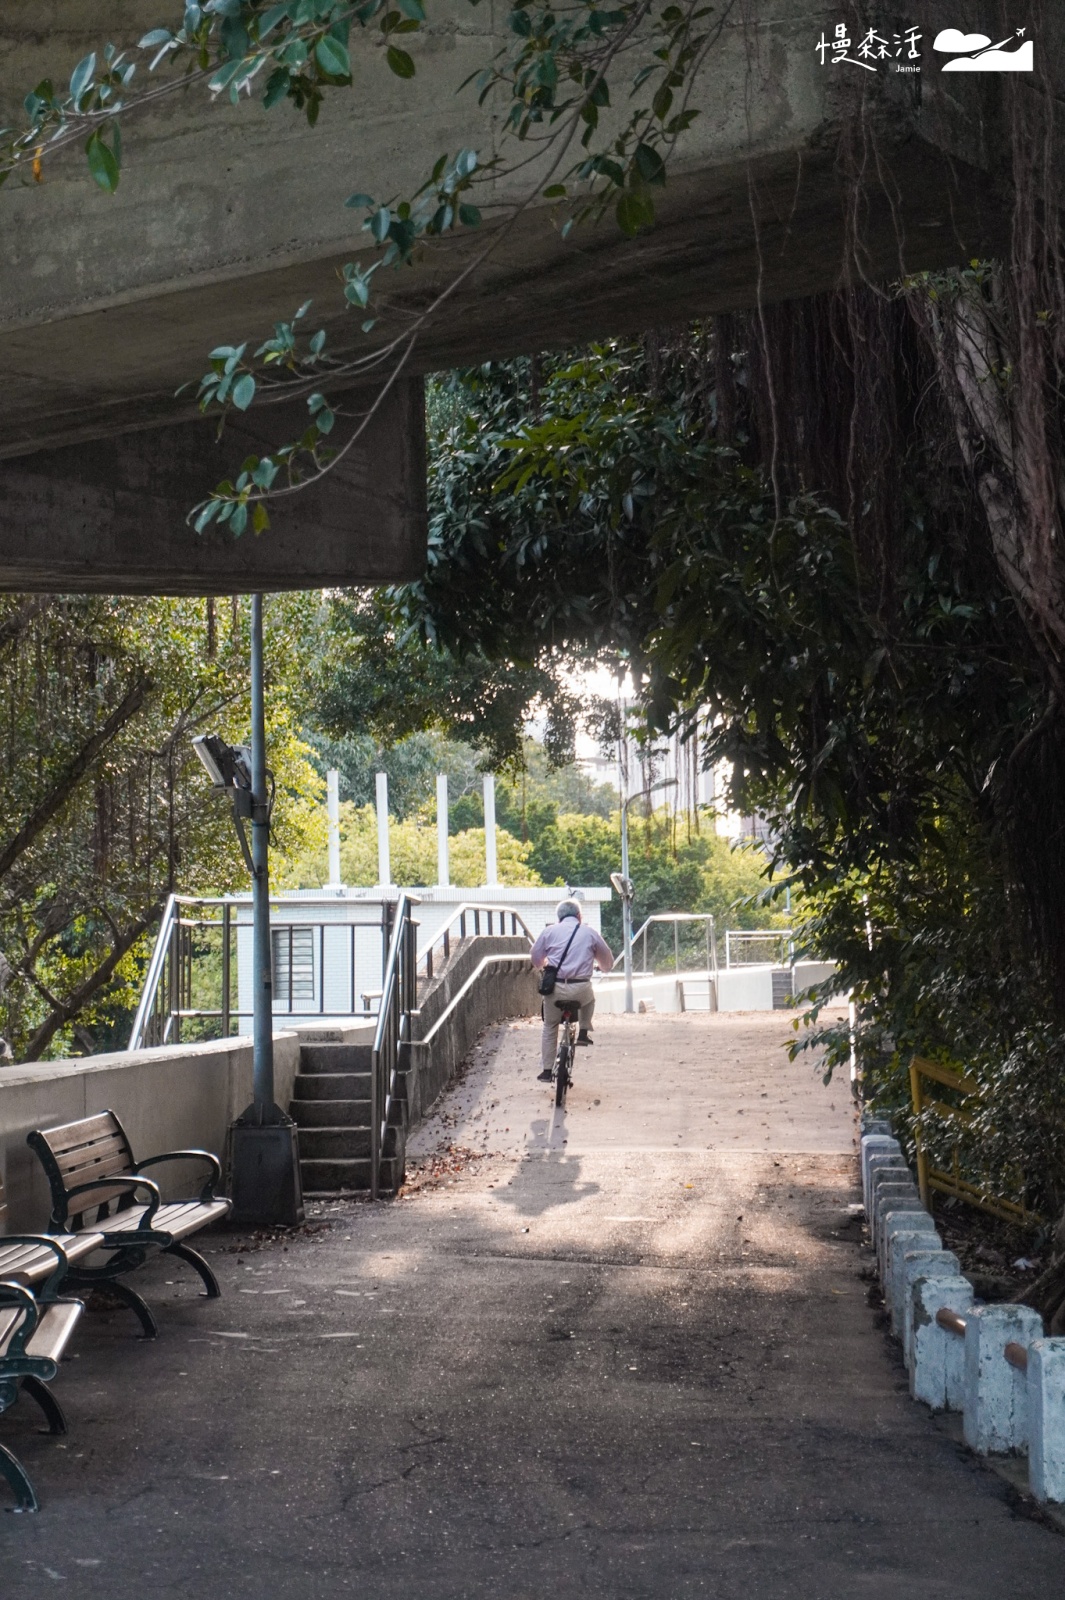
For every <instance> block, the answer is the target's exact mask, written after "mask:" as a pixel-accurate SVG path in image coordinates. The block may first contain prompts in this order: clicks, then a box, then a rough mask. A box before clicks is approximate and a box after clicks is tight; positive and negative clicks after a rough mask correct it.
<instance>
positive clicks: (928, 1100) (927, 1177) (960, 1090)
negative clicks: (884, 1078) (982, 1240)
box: [910, 1056, 1043, 1225]
mask: <svg viewBox="0 0 1065 1600" xmlns="http://www.w3.org/2000/svg"><path fill="white" fill-rule="evenodd" d="M925 1080H928V1081H929V1082H931V1083H935V1084H939V1085H941V1086H942V1087H943V1088H945V1089H951V1090H953V1091H954V1093H955V1094H957V1095H959V1096H960V1097H961V1098H962V1099H963V1100H972V1101H974V1102H975V1103H976V1106H977V1107H979V1104H980V1101H981V1095H980V1086H979V1084H978V1083H977V1082H976V1080H975V1078H970V1077H969V1076H968V1075H967V1074H966V1073H964V1072H962V1071H960V1070H959V1069H958V1068H956V1067H949V1066H945V1065H944V1064H943V1063H942V1062H940V1061H929V1060H928V1059H927V1057H925V1056H914V1058H913V1060H912V1061H911V1062H910V1094H911V1096H912V1098H913V1114H914V1128H913V1137H914V1146H915V1149H916V1154H917V1185H918V1188H919V1189H920V1191H921V1203H922V1205H924V1206H927V1205H928V1202H929V1197H930V1194H931V1192H932V1190H933V1189H934V1190H936V1191H937V1193H939V1194H949V1195H953V1196H954V1197H955V1198H956V1199H958V1200H964V1201H966V1203H967V1204H968V1205H971V1206H978V1207H979V1209H980V1210H981V1211H987V1212H989V1213H990V1215H991V1216H993V1217H1000V1218H1001V1219H1002V1220H1003V1221H1004V1222H1019V1223H1022V1224H1025V1225H1027V1224H1028V1223H1033V1222H1042V1221H1043V1218H1042V1217H1040V1216H1039V1215H1038V1214H1037V1213H1036V1212H1034V1211H1029V1210H1028V1209H1027V1208H1026V1207H1025V1206H1023V1205H1020V1204H1019V1203H1018V1202H1017V1201H1015V1200H1007V1199H1005V1198H1004V1197H1003V1196H1002V1195H997V1194H992V1193H991V1192H990V1190H989V1189H988V1188H987V1187H986V1186H985V1185H982V1184H978V1183H972V1182H970V1180H969V1179H968V1178H963V1177H962V1174H961V1161H960V1157H959V1153H958V1141H957V1140H955V1143H954V1151H953V1161H952V1164H951V1170H950V1171H949V1172H947V1171H945V1170H944V1169H943V1168H941V1167H935V1166H933V1165H932V1162H931V1160H930V1158H929V1155H928V1152H927V1150H926V1149H925V1144H924V1139H923V1136H922V1126H921V1117H922V1114H923V1113H925V1112H932V1113H933V1114H934V1115H935V1116H937V1117H939V1118H941V1119H942V1120H943V1121H944V1122H947V1123H953V1124H954V1125H955V1126H956V1127H958V1128H959V1129H964V1128H968V1127H971V1126H972V1123H973V1121H974V1120H975V1118H974V1112H973V1111H971V1110H968V1109H966V1107H965V1106H964V1105H951V1104H950V1103H949V1102H947V1101H945V1100H942V1099H939V1098H938V1097H936V1096H935V1095H934V1092H933V1094H931V1095H930V1094H928V1093H926V1091H925V1086H924V1084H925Z"/></svg>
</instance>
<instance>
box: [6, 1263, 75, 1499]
mask: <svg viewBox="0 0 1065 1600" xmlns="http://www.w3.org/2000/svg"><path fill="white" fill-rule="evenodd" d="M2 1242H3V1243H4V1244H5V1245H8V1244H26V1245H37V1246H40V1247H42V1248H47V1249H49V1250H53V1251H54V1252H55V1256H56V1264H55V1268H54V1270H53V1271H52V1272H51V1273H50V1275H49V1276H48V1277H47V1278H46V1279H45V1281H44V1283H43V1284H42V1285H41V1287H40V1289H39V1290H38V1292H37V1294H36V1295H34V1294H33V1293H32V1292H31V1290H30V1289H29V1288H27V1287H26V1285H25V1284H22V1283H18V1282H16V1281H15V1280H14V1279H4V1280H0V1310H4V1309H7V1308H14V1309H15V1310H16V1311H21V1312H22V1321H21V1322H20V1323H18V1324H17V1326H16V1327H15V1331H14V1333H13V1334H12V1335H11V1336H10V1338H9V1339H8V1341H7V1344H6V1348H5V1349H4V1350H3V1352H2V1353H0V1415H2V1414H3V1413H4V1412H5V1411H8V1410H10V1408H11V1407H12V1406H13V1405H14V1404H15V1402H16V1401H17V1400H18V1398H19V1396H20V1395H27V1396H28V1397H29V1398H30V1399H31V1400H33V1401H35V1402H36V1404H37V1405H38V1406H39V1407H40V1409H41V1411H42V1412H43V1413H44V1418H45V1421H46V1422H47V1424H48V1432H49V1433H52V1434H65V1433H66V1431H67V1421H66V1417H65V1416H64V1415H63V1408H62V1407H61V1406H60V1404H59V1401H58V1400H57V1399H56V1397H55V1395H54V1394H52V1392H51V1390H50V1389H49V1388H48V1384H49V1383H51V1381H52V1379H53V1378H54V1377H55V1376H56V1374H57V1373H58V1371H59V1357H60V1356H61V1355H62V1352H63V1349H64V1348H65V1347H66V1344H67V1341H68V1339H69V1337H70V1333H71V1332H72V1331H73V1322H71V1323H70V1325H69V1326H68V1327H67V1328H66V1329H65V1330H64V1336H63V1337H62V1338H61V1339H60V1340H58V1341H57V1342H56V1344H55V1345H54V1347H53V1353H49V1354H40V1353H33V1354H31V1353H30V1352H29V1351H28V1349H27V1346H28V1345H29V1344H30V1343H31V1342H32V1340H33V1338H34V1335H35V1334H36V1333H38V1331H41V1332H47V1322H48V1318H49V1313H50V1312H51V1311H52V1309H53V1308H54V1307H57V1306H77V1307H78V1315H80V1312H81V1301H80V1300H65V1299H64V1300H61V1299H60V1298H59V1296H58V1293H57V1291H58V1289H59V1287H60V1285H61V1284H62V1282H63V1280H64V1278H65V1277H66V1274H67V1270H68V1264H67V1257H66V1253H65V1251H64V1250H63V1247H62V1245H60V1244H58V1243H57V1242H56V1240H55V1239H49V1238H48V1237H47V1236H45V1235H43V1234H42V1235H38V1234H7V1235H5V1236H4V1238H3V1241H2ZM76 1320H77V1317H75V1318H74V1319H73V1321H74V1322H76ZM0 1477H2V1478H4V1479H6V1481H7V1483H8V1485H9V1486H10V1488H11V1490H12V1492H13V1493H14V1496H15V1502H16V1503H15V1505H14V1506H9V1507H8V1508H7V1509H8V1510H9V1511H38V1510H39V1509H40V1504H39V1502H38V1499H37V1495H36V1493H35V1491H34V1488H33V1484H32V1483H31V1482H30V1479H29V1476H28V1474H27V1472H26V1469H25V1467H24V1466H23V1465H22V1463H21V1461H19V1459H18V1457H17V1456H16V1455H15V1454H14V1452H13V1451H11V1450H9V1449H7V1448H6V1446H4V1445H2V1444H0Z"/></svg>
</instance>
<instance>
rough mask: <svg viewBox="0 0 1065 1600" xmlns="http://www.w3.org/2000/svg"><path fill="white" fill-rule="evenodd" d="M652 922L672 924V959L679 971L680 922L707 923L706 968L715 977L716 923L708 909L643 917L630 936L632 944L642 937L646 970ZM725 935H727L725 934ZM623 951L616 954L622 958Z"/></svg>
mask: <svg viewBox="0 0 1065 1600" xmlns="http://www.w3.org/2000/svg"><path fill="white" fill-rule="evenodd" d="M653 922H668V923H672V924H673V961H674V966H675V968H676V971H677V972H679V971H680V924H681V923H682V922H705V923H706V924H707V929H706V932H707V938H706V970H707V972H708V973H709V974H712V975H713V976H714V977H715V978H716V977H717V924H716V922H715V920H714V917H713V915H712V914H711V913H710V912H709V911H658V912H656V913H655V914H654V915H653V916H650V917H645V918H644V921H643V923H642V924H641V926H640V927H639V928H637V930H636V932H635V933H634V934H633V936H632V944H633V946H635V944H636V941H637V940H638V939H640V938H641V937H642V939H643V967H642V969H641V970H642V971H644V972H646V971H647V931H648V929H649V928H650V926H651V924H652V923H653ZM726 937H727V935H726ZM623 955H624V951H622V952H621V954H619V956H618V958H617V959H618V960H619V961H620V960H621V959H622V956H623Z"/></svg>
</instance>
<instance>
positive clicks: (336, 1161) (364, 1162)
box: [289, 1044, 407, 1194]
mask: <svg viewBox="0 0 1065 1600" xmlns="http://www.w3.org/2000/svg"><path fill="white" fill-rule="evenodd" d="M371 1053H372V1052H371V1047H370V1046H369V1045H368V1044H304V1045H301V1047H300V1066H299V1071H298V1073H297V1074H296V1081H295V1084H294V1090H295V1093H294V1097H293V1099H292V1101H291V1103H290V1105H289V1111H290V1113H291V1116H292V1118H293V1120H294V1121H295V1123H296V1126H297V1127H298V1128H299V1147H300V1173H301V1176H302V1179H303V1192H304V1194H335V1193H337V1192H338V1191H340V1190H353V1189H369V1187H370V1062H371ZM401 1093H402V1088H401ZM392 1121H393V1124H394V1125H393V1126H390V1127H389V1129H388V1131H387V1134H386V1136H385V1145H384V1151H383V1153H382V1158H381V1170H380V1173H379V1177H378V1182H379V1186H380V1189H381V1190H382V1192H386V1193H387V1192H389V1191H391V1192H392V1193H395V1191H396V1190H397V1189H398V1188H399V1187H400V1185H401V1184H402V1182H403V1174H404V1170H405V1166H406V1143H407V1104H406V1099H405V1098H401V1099H400V1100H399V1101H398V1102H397V1104H396V1105H395V1106H394V1107H393V1117H392Z"/></svg>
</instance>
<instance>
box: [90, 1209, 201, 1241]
mask: <svg viewBox="0 0 1065 1600" xmlns="http://www.w3.org/2000/svg"><path fill="white" fill-rule="evenodd" d="M147 1209H148V1208H147V1206H130V1208H129V1210H128V1211H122V1212H120V1213H119V1215H118V1216H117V1217H107V1218H105V1219H104V1221H103V1222H101V1223H100V1224H99V1226H100V1229H101V1230H102V1231H103V1232H105V1233H107V1234H112V1233H131V1232H132V1231H133V1230H134V1229H135V1228H136V1227H137V1225H138V1224H139V1222H140V1220H141V1218H142V1217H143V1215H144V1213H145V1212H146V1211H147ZM228 1215H229V1201H228V1200H212V1201H210V1202H208V1203H206V1204H205V1203H203V1202H202V1201H199V1200H183V1201H178V1200H176V1201H174V1202H173V1203H172V1204H170V1205H162V1206H160V1207H159V1210H158V1211H157V1212H156V1213H155V1219H154V1226H155V1227H156V1228H157V1229H158V1230H159V1232H160V1233H172V1234H173V1235H174V1237H175V1239H184V1238H185V1237H186V1236H187V1235H188V1234H190V1233H196V1232H197V1231H198V1230H199V1229H200V1228H204V1227H206V1226H207V1224H208V1223H209V1222H214V1221H217V1220H219V1219H221V1218H222V1217H225V1216H228Z"/></svg>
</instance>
